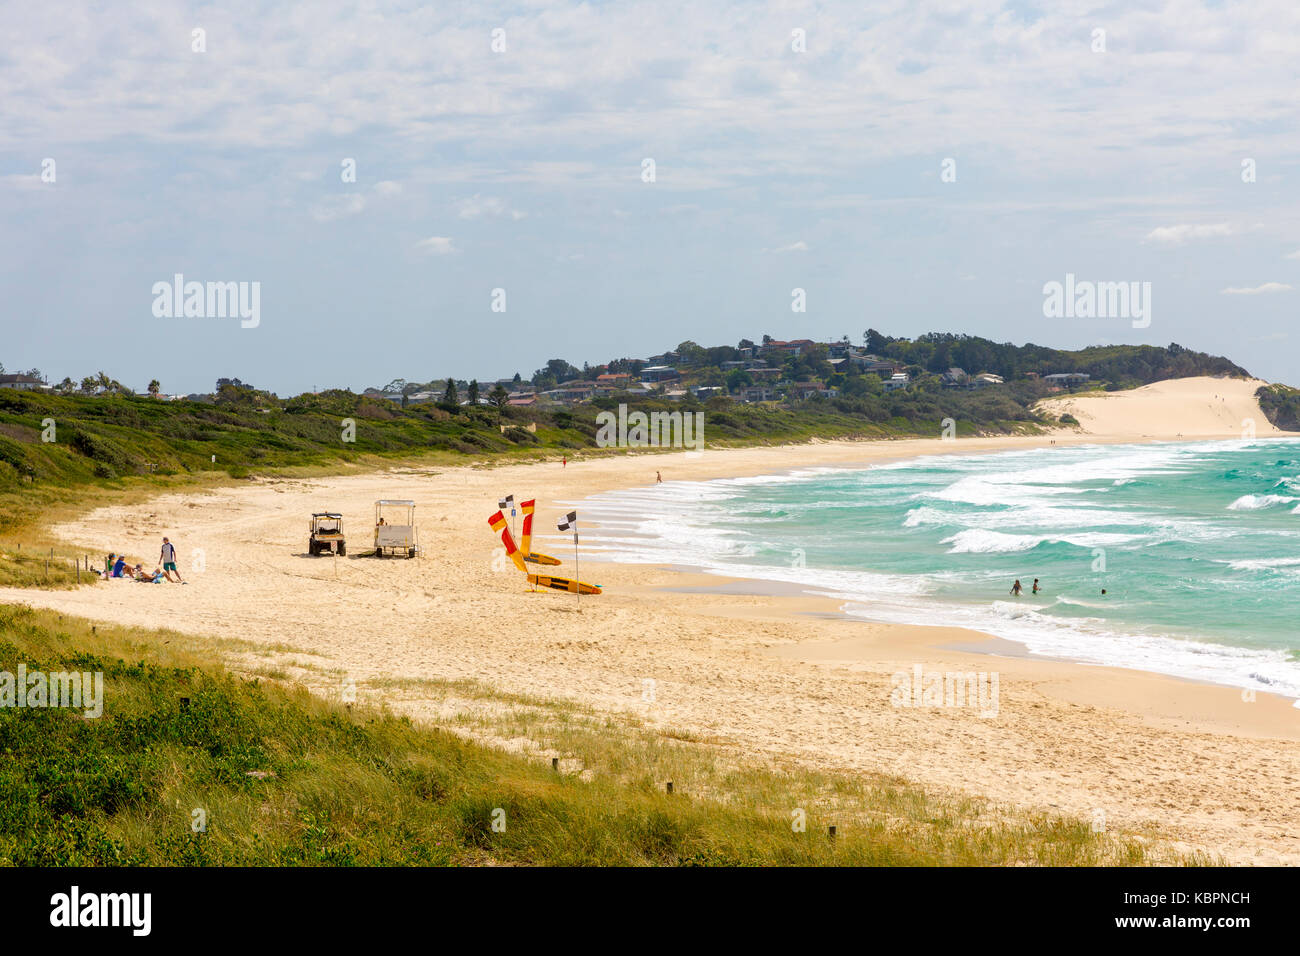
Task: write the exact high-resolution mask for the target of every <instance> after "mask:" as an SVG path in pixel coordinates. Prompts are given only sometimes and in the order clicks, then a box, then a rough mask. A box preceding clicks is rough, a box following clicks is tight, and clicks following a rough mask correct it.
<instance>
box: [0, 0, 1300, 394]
mask: <svg viewBox="0 0 1300 956" xmlns="http://www.w3.org/2000/svg"><path fill="white" fill-rule="evenodd" d="M1298 79H1300V4H1295V3H1294V2H1293V0H1259V2H1253V3H1250V4H1241V3H1226V2H1203V0H1202V2H1196V0H1166V2H1143V0H1137V2H1126V3H1088V2H1072V0H1063V2H1060V3H1053V4H1044V5H1041V6H1040V5H1034V4H1029V3H1002V2H992V0H974V2H968V3H934V2H926V0H919V2H918V0H897V2H895V0H888V2H866V3H863V2H837V0H823V2H813V3H804V2H798V0H785V2H782V0H774V2H764V0H753V2H751V0H745V2H707V0H691V2H675V0H654V2H644V3H643V2H635V0H633V2H626V3H561V2H555V3H552V2H524V3H509V4H497V3H478V2H476V3H472V4H471V3H432V4H430V3H415V2H398V3H382V2H360V3H340V2H333V0H322V2H318V3H313V4H311V5H309V6H301V7H298V6H293V5H290V4H288V3H283V2H273V3H260V2H248V0H233V2H222V3H220V4H196V5H189V4H184V3H154V2H141V3H130V2H122V3H113V4H103V3H79V2H76V0H71V2H66V3H59V4H57V5H56V4H32V3H22V2H11V0H0V249H2V250H3V253H4V254H3V255H2V256H0V363H3V364H4V366H5V367H6V369H7V370H8V371H10V372H14V371H19V370H26V369H28V368H32V367H36V368H39V369H40V370H41V371H42V372H43V373H44V374H45V375H46V376H48V377H49V378H50V379H51V380H52V381H58V380H60V379H62V378H63V377H64V376H71V377H72V378H74V379H75V380H80V378H81V377H82V376H84V375H87V374H91V373H95V372H98V371H100V370H103V371H105V372H107V373H108V374H109V375H110V376H112V377H114V378H116V379H118V380H120V381H121V382H122V383H123V384H125V385H127V386H129V387H131V388H135V389H138V390H143V389H144V388H145V386H146V385H147V384H148V382H149V380H150V379H154V378H156V379H158V380H159V382H160V384H161V386H162V390H163V391H164V392H169V393H170V392H179V393H183V392H193V391H209V390H211V389H212V388H213V383H214V382H215V380H216V378H218V377H221V376H227V377H237V378H240V379H242V380H243V381H245V382H247V383H251V384H253V385H255V386H257V387H260V388H267V389H270V390H273V391H275V392H277V393H279V394H280V395H282V396H286V395H291V394H295V393H297V392H301V391H304V390H311V389H320V388H329V387H351V388H353V389H358V390H359V389H361V388H363V387H366V386H371V385H375V386H382V385H384V384H386V383H387V382H389V381H390V380H392V379H394V378H399V377H400V378H405V379H408V380H411V381H421V382H422V381H430V380H433V379H437V378H445V377H447V376H448V375H454V376H456V377H458V378H471V377H476V378H479V379H481V380H488V381H490V380H493V379H496V378H499V377H504V376H509V375H513V374H514V373H515V372H520V373H522V374H523V375H524V376H525V377H527V376H529V375H530V374H531V373H532V372H533V370H534V369H537V368H539V367H541V366H543V365H544V364H545V362H546V360H547V359H549V358H556V357H559V358H565V359H567V360H569V361H571V362H573V363H575V364H577V365H579V366H581V365H582V363H583V362H584V361H585V362H590V363H592V364H596V363H599V362H604V361H606V360H608V359H611V358H619V357H630V358H646V357H648V356H650V355H652V354H655V353H660V352H663V351H664V350H666V349H670V348H672V347H674V346H676V345H677V344H678V343H680V342H682V341H684V340H688V339H689V340H693V341H696V342H698V343H700V344H702V345H717V344H732V345H734V344H735V343H736V342H737V341H739V340H740V339H741V338H750V339H758V338H760V337H761V336H762V335H764V334H769V335H772V336H773V337H775V338H778V339H786V338H814V339H839V338H840V337H841V336H844V335H847V336H849V337H850V338H851V339H852V340H854V341H855V342H860V341H861V337H862V333H863V331H864V330H865V329H867V328H875V329H878V330H879V331H881V332H883V333H885V334H887V335H896V336H909V337H910V336H915V335H919V334H923V333H925V332H931V331H951V332H964V333H969V334H973V335H981V336H985V337H988V338H991V339H994V340H997V341H1011V342H1015V343H1023V342H1034V343H1037V344H1040V345H1047V346H1053V347H1058V348H1078V347H1083V346H1086V345H1092V344H1100V343H1112V342H1131V343H1144V344H1155V345H1167V344H1169V343H1170V342H1178V343H1179V344H1181V345H1183V346H1186V347H1189V348H1195V349H1200V350H1204V351H1208V352H1212V353H1216V354H1225V355H1227V356H1229V357H1230V358H1232V359H1233V360H1235V361H1236V362H1238V364H1240V365H1243V366H1244V367H1246V368H1247V369H1249V370H1250V371H1251V372H1252V373H1254V374H1257V375H1260V376H1262V377H1264V378H1267V379H1270V380H1274V381H1286V382H1290V383H1292V384H1297V385H1300V368H1297V365H1298V362H1297V360H1298V359H1300V338H1297V334H1300V333H1293V327H1294V326H1295V324H1296V323H1295V319H1296V317H1297V314H1298V307H1300V136H1298V135H1297V132H1298V130H1297V122H1296V120H1297V109H1298V108H1300V83H1298V82H1297V80H1298ZM177 274H180V275H182V276H183V277H184V280H183V281H184V282H198V283H202V284H204V285H202V286H201V287H200V290H201V291H202V292H203V293H204V294H202V295H200V296H198V297H196V298H195V300H194V305H195V308H194V310H193V311H196V312H199V313H201V314H197V315H189V316H186V315H184V314H181V315H179V316H177V315H171V314H169V313H170V311H171V309H170V308H169V307H170V306H171V305H172V304H173V297H172V295H171V294H170V293H167V294H166V295H160V294H159V291H158V289H159V288H160V287H159V284H160V283H161V284H163V285H164V286H166V287H170V286H171V285H172V283H173V282H174V276H176V275H177ZM1067 276H1073V277H1074V280H1072V281H1073V282H1097V283H1119V282H1123V283H1138V284H1139V285H1138V287H1137V288H1138V289H1142V288H1146V289H1149V290H1150V291H1149V303H1148V304H1149V312H1148V314H1147V315H1146V316H1145V318H1139V317H1130V316H1128V315H1126V314H1121V315H1119V316H1088V315H1083V316H1080V315H1078V314H1068V315H1060V314H1059V312H1058V313H1056V314H1052V315H1049V314H1048V313H1049V312H1050V311H1051V310H1048V309H1046V308H1045V306H1044V302H1045V298H1046V295H1045V291H1044V289H1045V286H1046V285H1047V284H1049V283H1053V282H1056V283H1062V284H1064V283H1066V281H1067V278H1066V277H1067ZM226 282H234V283H245V284H246V285H245V286H244V289H245V291H246V293H247V294H248V295H249V296H251V295H252V293H253V291H256V293H257V296H258V299H257V302H258V309H257V310H256V320H255V322H254V321H253V320H252V319H242V320H241V318H240V317H238V316H231V315H221V314H219V313H220V312H221V311H222V310H221V309H219V308H217V307H216V306H218V305H219V304H220V303H219V302H214V303H208V302H207V299H206V291H207V286H206V284H207V283H226ZM1145 283H1149V284H1150V285H1149V286H1145V285H1144V284H1145ZM794 290H802V301H803V305H804V311H794V309H793V306H795V305H796V304H797V300H798V298H799V297H798V296H797V294H796V293H795V291H794ZM248 301H249V303H250V306H251V301H252V300H251V299H249V300H248ZM209 305H211V306H212V308H209ZM183 312H184V310H183V309H182V313H183ZM1071 312H1072V313H1073V310H1071ZM160 313H161V314H160ZM249 314H251V309H250V310H249Z"/></svg>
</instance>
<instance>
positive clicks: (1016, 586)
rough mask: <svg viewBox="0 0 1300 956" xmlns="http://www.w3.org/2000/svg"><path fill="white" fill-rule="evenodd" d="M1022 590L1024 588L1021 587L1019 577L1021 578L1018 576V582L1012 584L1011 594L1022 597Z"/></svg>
mask: <svg viewBox="0 0 1300 956" xmlns="http://www.w3.org/2000/svg"><path fill="white" fill-rule="evenodd" d="M1022 590H1023V588H1021V587H1020V579H1019V578H1016V583H1015V584H1013V585H1011V596H1012V597H1020V592H1021V591H1022Z"/></svg>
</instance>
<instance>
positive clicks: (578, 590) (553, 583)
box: [528, 574, 600, 594]
mask: <svg viewBox="0 0 1300 956" xmlns="http://www.w3.org/2000/svg"><path fill="white" fill-rule="evenodd" d="M528 583H529V584H535V585H537V586H538V587H539V588H551V589H552V590H555V591H568V592H569V593H570V594H599V593H600V588H599V587H597V586H596V585H594V584H586V583H584V582H582V581H575V580H573V579H572V578H556V577H552V576H551V575H549V574H530V575H528Z"/></svg>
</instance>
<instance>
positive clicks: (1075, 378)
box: [1043, 372, 1092, 385]
mask: <svg viewBox="0 0 1300 956" xmlns="http://www.w3.org/2000/svg"><path fill="white" fill-rule="evenodd" d="M1090 378H1092V376H1091V375H1088V374H1087V373H1085V372H1056V373H1054V374H1052V375H1044V376H1043V381H1044V382H1051V383H1052V384H1053V385H1081V384H1083V383H1084V382H1086V381H1088V379H1090Z"/></svg>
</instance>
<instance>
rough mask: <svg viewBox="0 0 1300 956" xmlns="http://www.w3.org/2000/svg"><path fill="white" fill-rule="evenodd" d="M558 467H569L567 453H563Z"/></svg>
mask: <svg viewBox="0 0 1300 956" xmlns="http://www.w3.org/2000/svg"><path fill="white" fill-rule="evenodd" d="M560 467H561V468H568V467H569V456H568V455H565V456H564V457H562V458H561V459H560Z"/></svg>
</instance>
